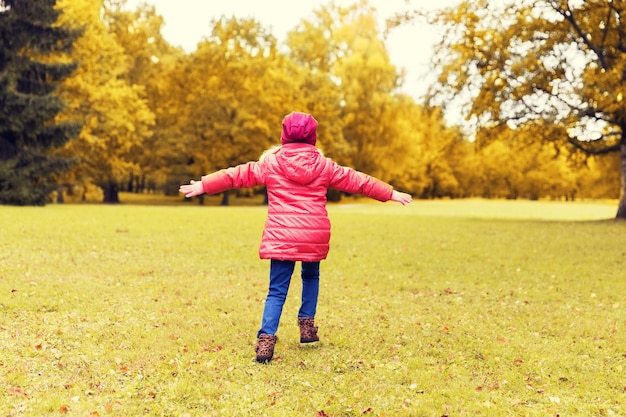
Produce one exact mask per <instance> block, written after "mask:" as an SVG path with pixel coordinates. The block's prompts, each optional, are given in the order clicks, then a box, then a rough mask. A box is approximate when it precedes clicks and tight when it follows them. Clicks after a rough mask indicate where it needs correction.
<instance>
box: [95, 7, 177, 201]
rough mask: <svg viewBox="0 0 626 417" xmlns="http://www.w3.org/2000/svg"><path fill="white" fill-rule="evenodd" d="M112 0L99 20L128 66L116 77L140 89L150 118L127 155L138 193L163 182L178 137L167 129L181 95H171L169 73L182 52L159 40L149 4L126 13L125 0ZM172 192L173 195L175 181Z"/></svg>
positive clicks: (158, 23)
mask: <svg viewBox="0 0 626 417" xmlns="http://www.w3.org/2000/svg"><path fill="white" fill-rule="evenodd" d="M118 1H119V3H118ZM118 1H116V0H107V2H106V3H105V13H104V21H105V23H106V25H107V27H108V31H109V33H111V34H112V35H114V37H115V40H116V41H117V43H118V44H119V45H120V47H121V48H122V49H123V51H124V54H125V55H126V57H127V62H128V64H129V66H128V70H127V71H126V72H125V73H124V74H122V75H121V76H122V77H124V79H125V80H126V82H127V83H128V84H129V85H139V86H142V87H143V89H144V91H143V94H142V97H141V98H142V99H145V100H146V104H147V105H148V106H149V107H150V110H151V111H152V113H153V114H154V116H155V125H154V128H153V129H152V134H151V135H150V136H149V137H146V138H144V140H143V142H142V145H143V146H142V150H141V152H134V153H133V155H131V160H132V162H133V163H134V166H135V169H134V170H132V171H130V172H129V178H128V180H127V184H126V188H127V190H128V191H135V192H143V191H144V190H146V189H151V188H155V187H156V184H157V183H159V182H160V183H164V182H165V181H166V180H165V178H166V177H167V174H168V171H169V169H170V167H171V165H170V161H169V160H168V159H170V158H169V156H171V154H172V153H173V152H174V151H175V149H176V146H175V142H176V140H177V139H178V138H179V135H178V134H177V133H176V129H172V128H173V127H176V126H177V121H178V118H179V117H180V114H179V111H178V110H179V109H178V104H177V103H179V102H180V98H181V97H180V96H177V97H174V96H176V94H175V93H176V90H177V88H176V85H175V84H174V83H175V82H176V79H175V78H172V76H173V72H174V70H175V68H176V67H177V66H179V65H180V64H181V62H182V61H183V58H184V57H185V54H184V52H183V51H182V50H181V49H178V48H174V47H173V46H171V45H170V44H169V43H168V42H167V41H166V40H165V39H164V38H163V35H162V34H161V28H162V26H163V18H162V17H161V16H159V15H158V14H157V13H156V10H155V8H154V6H148V5H147V4H141V5H140V6H139V7H138V8H137V9H136V10H134V11H128V10H125V9H124V8H123V6H124V4H125V2H124V1H120V0H118ZM183 66H184V65H183ZM175 192H176V193H178V181H176V187H175Z"/></svg>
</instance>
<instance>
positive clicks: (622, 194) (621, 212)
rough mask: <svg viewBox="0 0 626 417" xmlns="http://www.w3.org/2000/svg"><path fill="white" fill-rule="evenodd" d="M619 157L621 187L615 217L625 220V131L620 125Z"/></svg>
mask: <svg viewBox="0 0 626 417" xmlns="http://www.w3.org/2000/svg"><path fill="white" fill-rule="evenodd" d="M620 159H621V161H622V173H621V174H622V175H621V178H622V189H621V190H620V195H619V207H618V208H617V215H616V216H615V218H616V219H622V220H626V132H625V131H624V129H623V127H622V146H621V147H620Z"/></svg>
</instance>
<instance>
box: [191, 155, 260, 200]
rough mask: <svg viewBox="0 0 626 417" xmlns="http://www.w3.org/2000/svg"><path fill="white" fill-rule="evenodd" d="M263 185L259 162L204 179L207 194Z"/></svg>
mask: <svg viewBox="0 0 626 417" xmlns="http://www.w3.org/2000/svg"><path fill="white" fill-rule="evenodd" d="M262 183H263V178H262V174H261V166H260V164H259V163H258V162H248V163H247V164H242V165H237V166H236V167H231V168H226V169H222V170H220V171H217V172H213V173H212V174H208V175H204V176H203V177H202V188H203V189H204V192H205V193H206V194H217V193H221V192H223V191H226V190H230V189H232V188H246V187H254V186H255V185H259V184H262Z"/></svg>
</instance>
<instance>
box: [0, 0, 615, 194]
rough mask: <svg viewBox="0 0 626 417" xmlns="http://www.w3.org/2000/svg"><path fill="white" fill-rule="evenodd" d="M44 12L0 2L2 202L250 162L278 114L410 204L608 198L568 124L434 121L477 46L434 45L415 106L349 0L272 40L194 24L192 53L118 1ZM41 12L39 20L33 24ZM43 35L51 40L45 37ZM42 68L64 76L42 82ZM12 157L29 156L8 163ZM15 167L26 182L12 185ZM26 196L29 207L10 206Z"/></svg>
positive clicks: (28, 0) (226, 23)
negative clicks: (428, 83)
mask: <svg viewBox="0 0 626 417" xmlns="http://www.w3.org/2000/svg"><path fill="white" fill-rule="evenodd" d="M54 5H55V1H54V0H43V1H42V0H20V1H19V2H18V1H17V0H0V35H2V37H3V39H10V34H11V33H12V31H15V30H17V31H19V33H21V34H22V35H21V36H20V38H22V36H23V41H22V43H21V44H17V42H4V43H3V46H2V47H1V48H2V50H1V51H0V53H1V54H3V55H2V56H0V58H2V59H0V65H4V66H2V67H0V80H1V81H2V83H3V84H2V85H0V88H2V90H0V96H1V97H2V102H1V105H2V106H4V107H3V108H2V109H0V117H2V118H4V119H3V120H2V123H1V124H0V129H1V130H0V145H1V146H2V149H1V151H0V201H2V202H4V203H11V204H43V203H45V201H46V200H45V199H46V198H48V196H49V193H50V189H51V185H54V184H56V186H57V188H58V190H57V194H58V196H59V197H60V198H61V197H66V198H67V197H68V195H71V194H79V195H80V196H81V197H80V198H91V196H93V195H100V194H101V196H102V198H103V200H104V201H105V202H117V201H119V194H118V193H119V191H120V190H131V191H136V192H149V191H155V192H161V191H163V192H166V193H176V192H177V188H178V184H180V183H181V182H186V181H188V180H189V178H197V177H198V176H200V175H202V174H204V173H206V172H210V171H213V170H215V169H219V168H223V167H227V166H232V165H235V164H239V163H242V162H246V161H249V160H253V159H257V158H258V157H259V155H260V154H261V153H262V152H263V150H265V149H267V148H268V147H270V146H272V145H276V144H278V143H279V140H280V122H281V119H282V117H283V116H284V115H285V114H287V113H288V112H290V111H292V110H301V111H307V112H310V113H312V114H314V115H315V117H316V118H317V119H318V120H319V121H320V127H319V134H318V137H319V141H318V143H319V146H320V147H321V148H322V149H323V151H324V152H325V154H327V155H328V156H330V157H332V158H333V159H335V160H337V161H338V162H339V163H341V164H345V165H350V166H353V167H355V168H356V169H359V170H362V171H364V172H367V173H370V174H372V175H375V176H377V177H379V178H381V179H383V180H385V181H388V182H390V183H391V184H393V185H394V186H395V187H397V188H400V189H403V190H406V191H409V192H411V193H413V194H414V195H415V196H417V197H423V198H437V197H445V196H447V197H469V196H484V197H505V198H546V197H551V198H575V197H617V195H618V193H619V169H616V165H619V159H618V158H615V157H613V156H611V155H608V156H603V155H598V156H593V157H589V156H586V155H585V154H584V153H583V152H581V150H580V149H577V148H576V147H574V146H572V145H571V144H570V145H568V143H567V140H566V138H568V134H569V133H570V131H569V130H568V128H567V126H564V125H563V124H561V123H555V121H556V122H558V120H555V119H543V118H540V117H537V118H529V119H528V120H525V122H527V123H518V124H514V123H508V124H507V123H481V124H478V123H476V124H475V126H473V130H471V132H472V133H471V134H468V130H467V126H463V125H459V126H451V125H450V124H449V122H447V121H446V120H449V119H447V118H446V113H445V112H446V111H447V108H448V105H449V104H450V103H453V102H454V100H452V98H451V97H449V96H448V95H447V94H448V93H449V92H450V91H452V90H451V88H457V89H458V90H459V91H461V90H463V87H461V86H462V85H463V83H465V79H464V78H463V75H464V74H465V75H468V77H469V75H471V74H476V73H477V71H464V70H463V68H465V67H464V66H465V65H468V64H467V62H469V61H471V59H472V57H473V55H472V53H474V52H476V53H478V52H479V51H474V52H472V51H473V48H475V47H474V46H472V45H471V44H469V43H468V40H467V39H466V38H464V36H469V35H467V33H468V30H467V29H463V30H464V32H463V31H460V32H458V33H457V32H454V33H455V34H456V35H457V36H456V37H446V39H445V40H444V44H443V45H442V46H443V48H441V49H440V51H446V50H447V51H448V55H445V53H444V52H442V54H444V55H441V56H439V59H440V62H439V64H438V67H437V68H439V69H441V74H442V77H441V79H440V82H439V83H438V84H437V85H436V86H434V87H433V88H434V90H433V94H432V95H430V96H429V97H428V101H427V102H426V103H423V104H418V103H416V101H415V100H414V99H413V98H411V97H408V96H406V95H403V94H400V93H399V92H398V88H399V87H400V86H401V85H402V82H403V77H404V74H403V72H402V71H399V70H398V68H396V67H395V66H394V65H393V64H392V63H391V62H390V60H389V55H388V53H387V50H386V47H385V44H384V41H383V40H384V36H383V35H384V34H382V33H381V30H380V28H379V27H378V26H377V24H376V14H375V11H374V10H373V9H372V8H371V7H370V6H369V5H368V3H367V2H366V1H364V0H363V1H361V2H359V3H357V4H355V5H354V6H352V7H349V8H341V7H336V6H334V5H332V4H331V5H330V6H327V7H321V8H320V9H318V10H317V11H316V12H315V16H314V18H312V19H311V20H309V21H301V22H299V23H298V24H297V25H296V26H295V27H294V29H293V30H292V31H291V32H290V33H289V34H288V37H287V39H286V40H285V42H284V44H279V43H278V40H277V39H276V38H275V37H274V36H273V35H272V34H271V33H270V32H269V31H268V30H267V29H266V28H264V27H262V26H261V25H260V24H259V23H258V22H257V21H255V20H254V19H236V18H224V17H222V18H219V19H215V20H211V21H209V18H207V23H208V24H210V25H211V27H212V33H211V35H210V36H208V37H207V38H206V39H204V40H203V41H201V42H200V43H199V44H198V46H197V49H196V50H195V51H194V52H192V53H186V52H185V51H182V50H180V49H178V48H174V47H172V46H171V45H170V44H169V43H168V42H167V41H166V40H165V39H163V37H162V35H161V26H162V24H163V20H162V18H161V17H160V16H159V15H157V14H156V12H155V10H154V8H152V7H149V6H145V5H144V6H141V7H140V8H138V9H137V10H131V11H129V10H127V9H126V8H125V4H124V1H123V0H120V1H116V0H106V1H102V0H58V1H57V5H56V8H53V6H54ZM462 7H464V9H463V8H461V9H451V10H447V11H442V12H441V14H438V15H436V16H437V19H438V20H437V21H438V22H439V23H444V24H445V25H447V27H448V29H449V31H451V33H452V32H453V31H454V28H460V27H464V26H463V25H469V23H468V22H469V21H470V20H471V19H470V17H469V16H471V15H472V13H474V15H476V16H480V14H477V10H478V8H476V9H474V6H473V3H468V4H463V5H462ZM33 11H36V12H37V13H32V12H33ZM44 12H45V14H44ZM59 12H61V13H60V14H59V15H58V16H57V14H58V13H59ZM516 13H520V12H518V11H517V9H516ZM466 14H467V16H468V17H467V19H468V21H467V22H466V21H465V20H463V19H465V18H466ZM43 15H45V16H49V18H48V19H40V18H38V17H36V16H43ZM457 15H458V16H457ZM454 16H456V17H454ZM453 17H454V19H456V20H454V19H453ZM514 17H515V16H513V17H512V18H514ZM409 18H414V17H411V16H409ZM450 19H453V20H450ZM508 23H510V22H508ZM508 23H507V24H508ZM42 34H45V36H43V35H42ZM53 34H56V35H54V36H57V37H58V38H57V39H56V40H54V41H53V38H46V36H53ZM475 37H476V35H473V37H470V38H469V39H471V40H472V42H475V41H476V39H475ZM59 39H62V40H63V41H62V42H61V41H59ZM46 45H48V49H46V48H44V46H46ZM62 46H63V47H62ZM69 46H73V48H71V49H70V48H69ZM463 47H465V48H466V50H465V51H464V53H465V55H460V52H459V51H460V50H462V48H463ZM459 48H461V49H459ZM493 48H494V51H496V50H497V48H496V47H495V46H494V47H493ZM494 53H495V52H494ZM457 54H458V55H457ZM446 56H448V57H455V58H454V60H446ZM458 56H462V57H463V59H464V60H465V61H467V62H465V61H463V60H461V59H459V58H458ZM481 56H482V55H481ZM7 57H10V59H9V58H7ZM481 59H482V58H481ZM494 59H495V58H494ZM7 62H8V64H7ZM24 62H26V63H31V65H35V66H37V68H36V69H35V70H32V71H30V72H29V71H28V70H26V69H24V68H27V66H26V67H22V66H19V65H26V64H25V63H24ZM460 62H463V64H462V65H461V64H460ZM18 63H20V64H19V65H18ZM479 64H480V65H482V64H481V63H479ZM455 65H456V66H455ZM55 66H56V67H55ZM477 66H478V64H477ZM42 68H45V69H46V71H48V72H44V71H42ZM53 68H63V69H64V71H63V72H62V73H61V72H56V73H54V74H55V75H54V76H53V75H51V74H52V72H53ZM469 68H472V69H473V68H474V67H473V66H472V65H470V67H469ZM72 70H73V71H72ZM455 71H458V74H457V73H455ZM70 72H71V74H70ZM16 74H17V75H16ZM22 78H25V79H34V80H37V82H38V83H39V84H45V85H46V89H45V91H43V90H42V91H41V92H40V94H39V95H37V92H34V91H32V89H31V90H28V91H27V90H25V89H24V88H23V87H22V84H21V83H20V81H19V80H20V79H22ZM467 79H469V78H467ZM473 82H475V81H471V82H468V84H467V85H468V86H469V88H468V89H469V91H470V92H472V93H473V95H470V96H469V97H470V98H471V99H473V100H472V101H471V102H472V106H474V107H473V108H476V109H482V110H481V113H480V114H479V115H478V117H474V118H470V119H469V120H480V121H481V122H482V121H483V120H484V119H485V116H484V114H489V115H494V114H495V112H494V110H493V109H492V108H490V106H498V104H497V103H498V100H496V99H494V100H492V101H490V100H489V98H488V97H487V98H486V97H482V96H481V97H478V96H477V95H476V94H475V92H476V89H475V87H473V85H472V84H471V83H473ZM476 82H478V81H476ZM519 82H521V81H519ZM492 85H495V84H493V82H492ZM498 91H499V90H498ZM11 94H14V95H15V96H16V97H19V99H21V100H23V101H24V102H25V103H28V104H24V106H31V105H32V103H33V97H40V98H41V100H44V101H46V100H50V101H48V103H56V105H55V106H51V105H50V106H48V105H46V106H44V107H46V109H47V112H46V113H43V112H41V111H40V109H39V107H37V106H32V107H28V109H26V110H24V109H20V111H17V110H16V108H15V107H14V105H13V104H11V100H10V99H7V98H6V97H10V96H11ZM483 95H484V94H483ZM453 96H454V95H453ZM459 96H462V94H461V95H459ZM59 98H60V99H61V100H62V102H63V103H65V108H64V109H61V107H60V106H59V103H60V101H59ZM444 98H445V99H444ZM437 100H439V101H437ZM505 107H506V106H505ZM476 111H478V110H476ZM28 114H31V119H32V120H31V121H30V122H29V120H30V119H28ZM494 118H496V116H495V115H494ZM5 120H7V123H4V121H5ZM8 121H10V122H11V123H8ZM33 123H34V124H33ZM37 123H38V124H37ZM77 126H78V128H77ZM61 130H63V132H64V133H63V134H61ZM48 131H54V132H55V133H54V135H53V137H54V141H51V140H46V139H45V138H44V137H43V136H41V135H44V134H43V133H41V132H48ZM37 135H40V136H37ZM37 146H39V148H37ZM37 149H39V151H41V152H43V150H44V149H45V150H46V152H45V158H47V159H45V158H44V160H45V161H63V164H64V165H63V168H67V169H59V168H61V166H49V167H46V166H43V165H40V166H37V165H33V164H32V162H33V161H32V160H33V156H34V155H35V152H36V150H37ZM11 150H13V151H12V152H11ZM20 158H29V161H26V162H24V163H22V165H18V162H17V161H18V160H19V159H20ZM69 162H73V164H69ZM24 167H28V169H27V170H24ZM26 172H32V173H33V174H32V175H31V177H28V178H27V177H24V176H23V175H25V174H22V173H26ZM44 183H45V185H46V186H45V187H43V186H42V185H43V184H44ZM34 188H36V189H37V190H40V192H41V194H40V195H39V196H38V198H37V199H28V198H25V196H26V195H30V192H31V191H32V190H33V189H34ZM11 193H13V194H11ZM12 195H13V196H12Z"/></svg>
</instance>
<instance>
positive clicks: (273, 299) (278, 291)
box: [257, 259, 320, 337]
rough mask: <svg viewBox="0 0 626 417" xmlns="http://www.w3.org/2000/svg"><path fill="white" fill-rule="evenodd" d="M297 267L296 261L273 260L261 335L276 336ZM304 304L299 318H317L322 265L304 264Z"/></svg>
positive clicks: (314, 263) (315, 263) (317, 263)
mask: <svg viewBox="0 0 626 417" xmlns="http://www.w3.org/2000/svg"><path fill="white" fill-rule="evenodd" d="M295 266H296V263H295V262H294V261H278V260H275V259H272V260H271V264H270V288H269V291H268V293H267V298H266V299H265V308H264V310H263V320H262V322H261V329H260V330H259V332H258V333H257V337H258V336H259V335H260V334H261V333H265V334H270V335H275V334H276V331H277V330H278V323H279V322H280V316H281V314H282V312H283V305H284V304H285V300H286V299H287V292H288V291H289V284H290V283H291V276H292V275H293V270H294V268H295ZM301 276H302V304H301V306H300V311H298V318H309V317H315V311H316V310H317V296H318V294H319V289H320V263H319V262H302V274H301Z"/></svg>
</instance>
